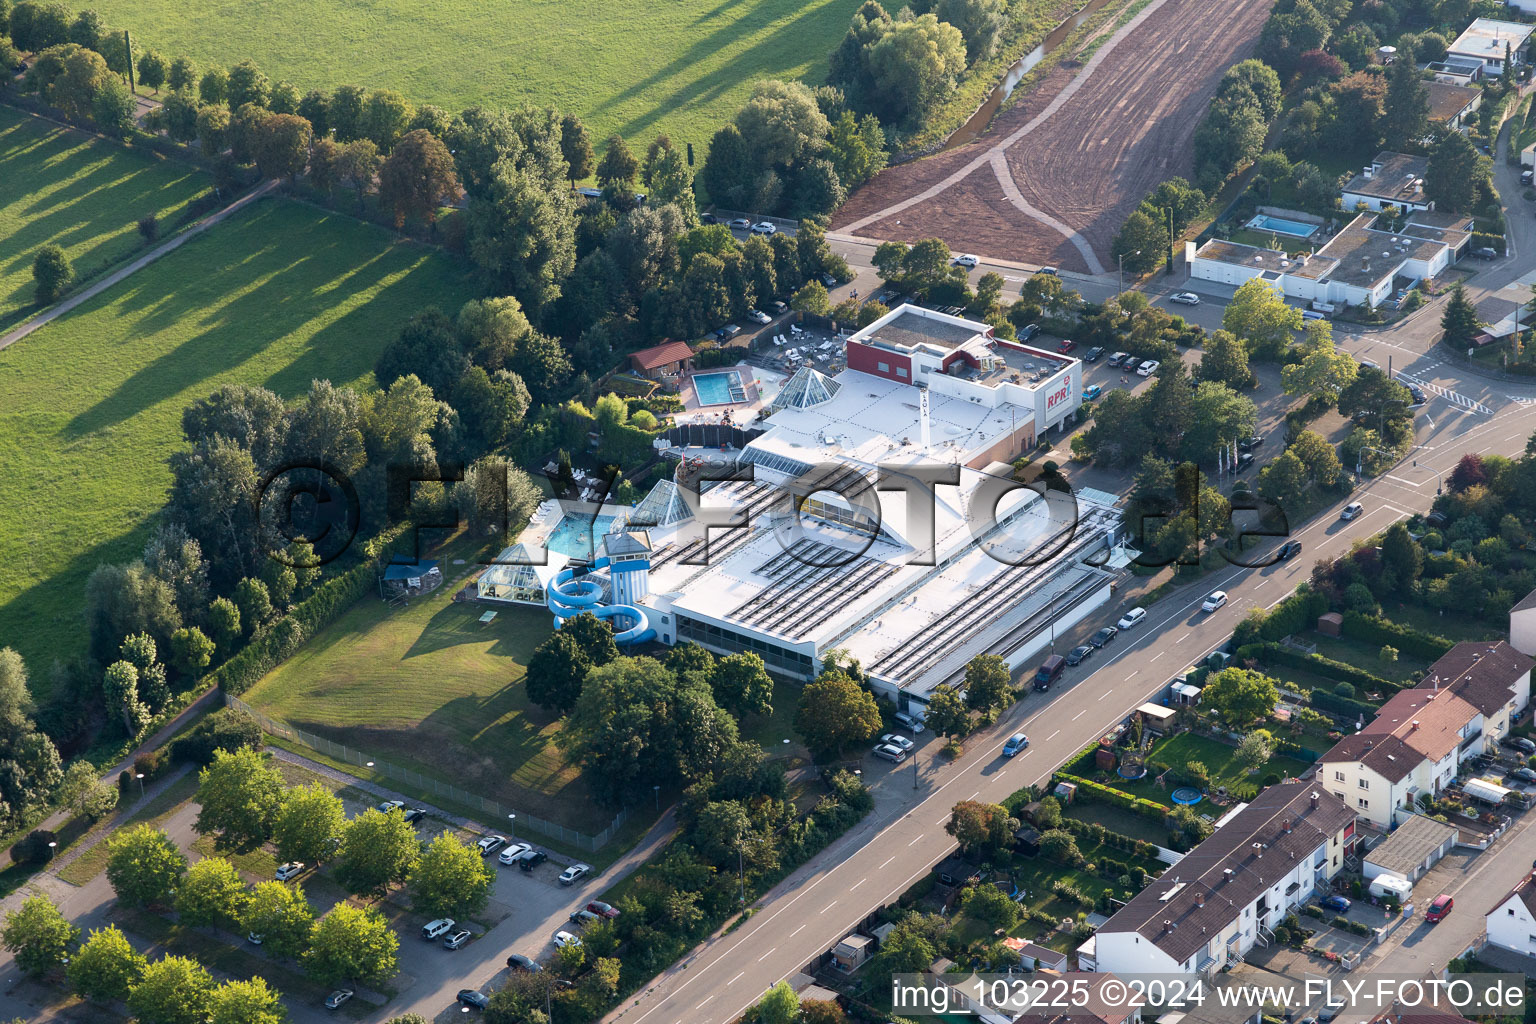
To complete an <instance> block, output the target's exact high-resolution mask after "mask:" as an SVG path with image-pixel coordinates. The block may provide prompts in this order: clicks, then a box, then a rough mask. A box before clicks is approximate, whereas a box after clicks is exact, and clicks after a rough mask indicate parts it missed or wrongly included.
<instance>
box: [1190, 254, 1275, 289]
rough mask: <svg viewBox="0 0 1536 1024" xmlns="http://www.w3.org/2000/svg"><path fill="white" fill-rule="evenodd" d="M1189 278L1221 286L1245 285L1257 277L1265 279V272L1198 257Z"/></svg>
mask: <svg viewBox="0 0 1536 1024" xmlns="http://www.w3.org/2000/svg"><path fill="white" fill-rule="evenodd" d="M1189 276H1190V277H1197V278H1199V279H1200V280H1202V281H1217V282H1219V283H1221V284H1243V283H1245V282H1247V281H1252V280H1253V279H1254V278H1256V277H1263V276H1264V271H1263V270H1261V269H1259V268H1258V267H1241V266H1238V265H1237V264H1235V263H1223V262H1221V261H1220V260H1208V259H1205V258H1204V257H1202V256H1196V257H1195V259H1194V260H1193V262H1191V263H1190V265H1189Z"/></svg>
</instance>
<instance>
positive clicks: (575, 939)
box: [555, 929, 581, 949]
mask: <svg viewBox="0 0 1536 1024" xmlns="http://www.w3.org/2000/svg"><path fill="white" fill-rule="evenodd" d="M579 945H581V936H579V935H572V934H571V933H570V932H568V931H565V930H563V929H562V930H560V931H558V932H555V948H556V949H564V948H565V947H566V946H579Z"/></svg>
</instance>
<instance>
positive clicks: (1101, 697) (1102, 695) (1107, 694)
mask: <svg viewBox="0 0 1536 1024" xmlns="http://www.w3.org/2000/svg"><path fill="white" fill-rule="evenodd" d="M1114 692H1115V691H1114V690H1105V691H1104V692H1103V693H1101V694H1099V700H1103V699H1104V698H1105V697H1108V696H1109V695H1110V694H1112V693H1114Z"/></svg>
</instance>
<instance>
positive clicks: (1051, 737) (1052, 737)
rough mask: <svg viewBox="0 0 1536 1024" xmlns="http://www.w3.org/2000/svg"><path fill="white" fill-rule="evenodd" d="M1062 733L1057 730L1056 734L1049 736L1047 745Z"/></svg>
mask: <svg viewBox="0 0 1536 1024" xmlns="http://www.w3.org/2000/svg"><path fill="white" fill-rule="evenodd" d="M1060 733H1061V730H1060V729H1057V730H1056V731H1055V732H1053V733H1051V734H1050V735H1049V736H1047V737H1046V738H1045V742H1047V743H1049V742H1051V740H1053V739H1055V738H1056V737H1057V736H1058V735H1059V734H1060Z"/></svg>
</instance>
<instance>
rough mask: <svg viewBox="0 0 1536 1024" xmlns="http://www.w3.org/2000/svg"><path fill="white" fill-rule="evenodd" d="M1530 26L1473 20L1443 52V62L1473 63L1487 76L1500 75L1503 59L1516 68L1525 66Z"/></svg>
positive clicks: (1479, 19)
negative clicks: (1512, 63)
mask: <svg viewBox="0 0 1536 1024" xmlns="http://www.w3.org/2000/svg"><path fill="white" fill-rule="evenodd" d="M1532 30H1533V26H1531V25H1522V24H1520V23H1519V22H1518V21H1499V20H1497V19H1495V18H1475V19H1473V21H1472V24H1470V25H1468V26H1467V27H1466V29H1465V30H1463V31H1462V33H1461V35H1459V36H1457V37H1456V41H1455V42H1454V43H1452V44H1451V45H1450V48H1449V49H1448V50H1447V51H1446V60H1450V59H1451V58H1453V57H1459V58H1461V59H1462V60H1466V61H1477V62H1478V63H1480V64H1482V66H1483V69H1484V70H1485V71H1486V72H1487V73H1488V74H1490V75H1502V74H1504V55H1505V54H1506V53H1508V54H1510V59H1511V60H1512V61H1513V62H1514V64H1515V65H1516V66H1517V67H1518V66H1520V65H1522V64H1524V63H1525V62H1526V60H1525V48H1526V45H1527V44H1528V43H1530V40H1531V32H1532Z"/></svg>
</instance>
